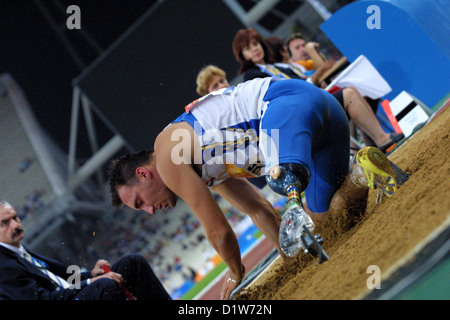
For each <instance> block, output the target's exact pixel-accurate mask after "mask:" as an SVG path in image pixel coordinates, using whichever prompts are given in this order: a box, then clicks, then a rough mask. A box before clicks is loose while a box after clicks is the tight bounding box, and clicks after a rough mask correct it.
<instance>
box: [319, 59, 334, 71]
mask: <svg viewBox="0 0 450 320" xmlns="http://www.w3.org/2000/svg"><path fill="white" fill-rule="evenodd" d="M336 61H337V60H336V59H335V58H333V59H329V60H327V61H325V63H324V64H323V66H322V67H321V68H322V69H323V71H324V72H326V71H328V70H330V69H331V68H332V67H333V66H334V64H335V63H336Z"/></svg>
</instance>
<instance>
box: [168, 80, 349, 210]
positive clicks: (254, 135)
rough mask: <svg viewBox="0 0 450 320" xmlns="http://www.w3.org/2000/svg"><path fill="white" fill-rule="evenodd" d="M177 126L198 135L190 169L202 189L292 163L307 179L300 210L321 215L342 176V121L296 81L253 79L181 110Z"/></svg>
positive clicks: (324, 98)
mask: <svg viewBox="0 0 450 320" xmlns="http://www.w3.org/2000/svg"><path fill="white" fill-rule="evenodd" d="M275 80H280V81H275ZM181 121H186V122H188V123H190V124H191V126H192V127H193V128H194V131H195V133H196V134H197V135H198V138H199V141H200V146H201V148H202V159H201V162H200V161H198V162H197V163H201V164H202V179H203V180H204V181H205V183H206V184H207V185H208V186H210V187H211V186H214V185H216V184H218V183H220V182H222V181H224V180H225V179H227V178H228V177H230V176H238V177H256V176H261V175H264V174H265V173H267V172H268V171H269V170H270V168H272V167H273V166H275V165H278V164H284V163H298V164H302V165H303V166H305V167H306V168H307V169H308V170H309V172H310V173H311V178H310V180H309V184H308V186H307V187H306V189H305V197H306V202H307V204H308V208H309V209H311V210H312V211H313V212H325V211H327V210H328V207H329V204H330V201H331V198H332V197H333V195H334V193H335V192H336V190H337V189H338V188H339V187H340V185H341V184H342V182H343V181H344V179H345V177H346V176H347V174H348V169H349V168H348V163H349V154H350V132H349V124H348V119H347V116H346V114H345V112H344V110H343V108H342V107H341V106H340V105H339V103H338V102H337V100H336V99H335V98H334V97H333V96H332V95H331V94H329V93H328V92H326V91H324V90H322V89H319V88H317V87H316V86H314V85H312V84H310V83H308V82H306V81H303V80H296V79H283V80H281V79H280V78H271V77H267V78H258V79H254V80H250V81H247V82H244V83H241V84H239V85H238V86H236V87H230V88H226V89H221V90H218V91H216V92H213V93H211V94H209V95H206V96H204V97H202V98H200V99H198V100H196V101H194V102H192V103H190V104H189V105H187V106H186V113H184V114H183V115H181V116H180V117H178V118H177V119H176V120H175V121H174V122H181Z"/></svg>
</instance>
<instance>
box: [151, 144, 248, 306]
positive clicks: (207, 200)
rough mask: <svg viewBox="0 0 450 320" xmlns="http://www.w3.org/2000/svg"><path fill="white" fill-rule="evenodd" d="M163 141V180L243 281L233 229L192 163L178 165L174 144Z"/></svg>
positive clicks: (158, 149)
mask: <svg viewBox="0 0 450 320" xmlns="http://www.w3.org/2000/svg"><path fill="white" fill-rule="evenodd" d="M164 140H165V141H164ZM164 140H162V139H160V140H158V139H157V141H156V143H155V160H156V161H157V162H156V167H157V170H158V173H159V175H160V177H161V179H162V180H163V182H164V183H165V185H166V186H167V187H168V188H169V189H171V190H172V191H173V192H175V193H176V194H177V195H178V196H179V197H180V198H181V199H183V200H184V201H185V202H186V204H187V205H188V206H189V207H190V208H191V210H192V211H193V213H194V214H195V216H196V217H197V219H198V220H199V222H200V224H201V225H202V227H203V229H204V230H205V234H206V237H207V239H208V241H209V242H210V243H211V245H212V246H213V247H214V249H215V250H216V251H217V253H218V254H219V255H220V257H221V258H222V260H223V261H224V262H225V263H226V264H227V266H228V268H229V271H230V277H231V278H232V279H234V280H240V279H241V278H242V276H243V268H242V261H241V254H240V250H239V245H238V242H237V238H236V235H235V234H234V231H233V229H232V228H231V226H230V224H229V223H228V221H227V219H226V218H225V216H224V214H223V212H222V210H221V209H220V207H219V206H218V204H217V202H216V201H215V199H214V197H213V195H212V194H211V191H210V190H209V189H208V188H207V186H206V185H205V183H204V182H203V180H202V179H201V178H200V177H199V175H198V174H197V173H196V172H195V170H194V169H193V167H192V164H189V163H181V164H175V163H174V161H173V159H171V150H173V147H174V144H175V143H174V142H172V141H167V139H164ZM227 284H229V286H233V284H234V282H232V281H230V282H227ZM229 286H227V288H225V289H226V290H225V292H224V296H223V298H224V299H228V298H229V296H230V294H231V292H232V289H231V290H230V288H229ZM233 289H234V288H233Z"/></svg>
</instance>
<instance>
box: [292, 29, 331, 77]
mask: <svg viewBox="0 0 450 320" xmlns="http://www.w3.org/2000/svg"><path fill="white" fill-rule="evenodd" d="M286 46H287V50H288V53H289V56H290V60H291V63H293V64H294V65H295V66H296V67H297V68H299V69H301V70H302V71H303V72H304V73H311V74H312V73H313V72H315V71H316V70H318V69H320V68H321V67H322V66H323V65H324V64H325V62H326V60H327V59H326V58H325V57H324V56H323V54H321V53H320V51H319V44H318V43H317V42H308V43H307V42H306V40H305V38H303V35H302V34H301V33H294V34H293V35H291V36H290V37H289V38H288V39H287V40H286ZM331 61H333V60H331ZM334 62H335V61H334ZM332 65H333V63H332V64H331V66H332ZM331 66H329V67H331ZM324 71H326V70H324Z"/></svg>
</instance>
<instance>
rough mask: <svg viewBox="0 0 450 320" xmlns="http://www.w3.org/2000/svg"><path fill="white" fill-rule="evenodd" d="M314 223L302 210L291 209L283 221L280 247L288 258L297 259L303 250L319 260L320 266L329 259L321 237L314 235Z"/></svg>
mask: <svg viewBox="0 0 450 320" xmlns="http://www.w3.org/2000/svg"><path fill="white" fill-rule="evenodd" d="M313 229H314V223H312V220H311V218H310V217H309V216H308V214H307V213H306V212H305V211H304V210H303V209H301V208H298V207H296V208H290V210H288V211H287V212H285V214H284V215H283V218H282V220H281V227H280V236H279V237H280V246H281V250H282V251H283V253H284V254H285V255H287V256H288V257H291V258H293V257H295V256H297V255H298V254H299V252H300V251H301V250H303V251H304V252H305V253H309V254H311V255H312V256H313V257H315V258H318V259H319V260H318V261H319V264H321V263H322V262H325V261H327V260H328V259H329V256H328V254H327V253H326V252H325V250H324V249H323V248H322V246H321V244H322V243H323V240H322V237H321V236H320V235H315V236H314V235H313V234H312V233H311V231H310V230H313Z"/></svg>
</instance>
